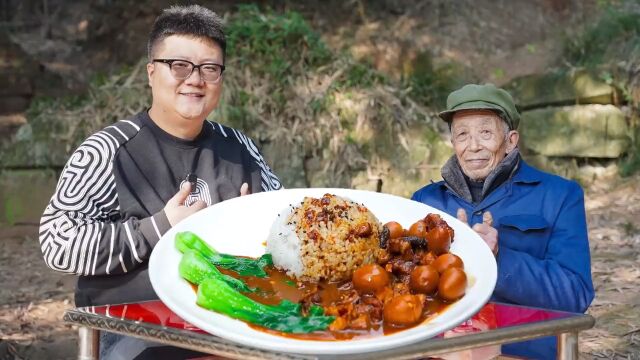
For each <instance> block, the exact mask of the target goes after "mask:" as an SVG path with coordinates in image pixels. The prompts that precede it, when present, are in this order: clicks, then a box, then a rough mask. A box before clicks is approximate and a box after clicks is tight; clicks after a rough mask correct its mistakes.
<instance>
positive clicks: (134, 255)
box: [40, 5, 281, 359]
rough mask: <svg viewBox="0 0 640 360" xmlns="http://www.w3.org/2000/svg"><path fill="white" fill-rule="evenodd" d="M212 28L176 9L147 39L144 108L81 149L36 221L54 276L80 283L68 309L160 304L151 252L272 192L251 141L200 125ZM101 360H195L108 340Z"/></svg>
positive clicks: (212, 64) (219, 55) (213, 59)
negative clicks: (216, 212)
mask: <svg viewBox="0 0 640 360" xmlns="http://www.w3.org/2000/svg"><path fill="white" fill-rule="evenodd" d="M225 48H226V41H225V35H224V32H223V29H222V20H221V18H220V17H219V16H218V15H217V14H215V13H214V12H212V11H211V10H208V9H206V8H204V7H201V6H197V5H192V6H174V7H171V8H169V9H166V10H164V11H163V13H162V14H161V15H160V16H159V17H158V18H157V19H156V21H155V23H154V24H153V28H152V30H151V33H150V35H149V40H148V43H147V51H148V56H149V62H148V64H147V67H146V69H147V75H148V81H149V86H150V87H151V93H152V98H153V100H152V103H151V107H150V108H148V109H147V110H144V111H142V112H140V113H138V114H136V115H135V116H133V117H131V118H130V119H127V120H121V121H118V122H116V123H115V124H113V125H110V126H107V127H106V128H105V129H103V130H101V131H99V132H97V133H95V134H93V135H92V136H90V137H89V138H88V139H86V140H85V141H84V142H83V143H82V144H81V145H80V147H78V149H77V150H76V151H75V152H74V153H73V154H72V155H71V157H70V158H69V161H68V162H67V164H66V166H65V168H64V170H63V172H62V175H61V176H60V181H59V182H58V186H57V188H56V192H55V194H53V197H52V198H51V202H50V203H49V205H48V206H47V208H46V209H45V211H44V214H43V215H42V220H41V224H40V245H41V248H42V252H43V255H44V260H45V262H46V263H47V265H49V267H51V268H52V269H54V270H57V271H61V272H64V273H71V274H77V275H79V277H78V286H77V289H76V297H75V300H76V305H78V306H88V305H101V304H114V303H125V302H135V301H142V300H151V299H157V296H156V294H155V292H154V291H153V288H152V287H151V283H150V281H149V276H148V260H149V256H150V255H151V251H152V250H153V248H154V246H155V245H156V243H157V242H158V240H159V239H160V237H161V236H162V235H163V234H164V233H165V232H167V231H168V230H169V229H170V228H171V227H172V226H173V225H175V224H176V223H178V222H179V221H180V220H181V219H183V218H185V217H186V216H188V215H190V214H192V213H194V212H196V211H198V210H200V209H203V208H205V207H206V206H209V205H212V204H215V203H218V202H220V201H224V200H226V199H229V198H233V197H236V196H239V195H241V194H246V193H249V192H259V191H268V190H276V189H279V188H281V185H280V182H279V180H278V178H277V177H276V176H275V175H274V174H273V173H272V172H271V169H270V168H269V166H268V165H267V164H266V163H265V161H264V159H263V157H262V156H261V155H260V152H259V151H258V149H257V148H256V146H255V144H254V143H253V141H251V139H249V138H247V137H246V136H245V135H244V134H242V133H241V132H240V131H238V130H235V129H232V128H229V127H226V126H223V125H221V124H218V123H216V122H213V121H208V120H207V119H206V118H207V116H209V114H210V113H211V112H212V111H213V110H214V109H215V108H216V106H217V105H218V100H219V99H220V94H221V92H222V84H223V79H224V75H223V72H224V70H225V66H224V63H225ZM101 348H102V350H101V358H103V359H105V358H106V359H111V358H113V359H133V358H136V359H142V358H152V359H155V358H171V359H178V358H182V357H185V356H193V355H194V354H193V353H192V352H191V353H186V352H181V351H180V350H177V349H164V350H162V349H158V348H157V347H156V346H154V344H149V343H144V342H142V341H141V340H135V339H133V338H123V337H118V336H114V335H110V336H105V337H103V339H102V343H101Z"/></svg>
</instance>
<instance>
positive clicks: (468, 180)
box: [413, 84, 594, 359]
mask: <svg viewBox="0 0 640 360" xmlns="http://www.w3.org/2000/svg"><path fill="white" fill-rule="evenodd" d="M440 117H441V118H442V119H443V120H445V121H447V122H448V123H449V125H450V129H451V144H452V145H453V149H454V151H455V155H454V156H452V157H451V159H449V161H447V163H446V164H445V165H444V166H443V168H442V178H443V179H444V181H440V182H437V183H432V184H429V185H427V186H425V187H423V188H422V189H420V190H418V191H417V192H416V193H415V194H413V199H414V200H417V201H420V202H423V203H425V204H428V205H430V206H433V207H436V208H438V209H442V210H444V211H446V212H447V213H449V214H451V215H454V216H456V215H457V216H458V218H459V219H460V220H463V221H465V222H467V220H470V221H469V223H470V225H473V229H474V230H476V232H478V234H479V235H480V236H481V237H482V238H483V239H484V241H485V242H486V243H487V245H488V246H489V248H490V249H491V250H492V251H493V253H494V255H495V256H496V260H497V263H498V281H497V283H496V288H495V290H494V292H493V297H492V300H493V301H499V302H506V303H511V304H519V305H526V306H534V307H542V308H550V309H556V310H563V311H573V312H584V311H586V309H587V307H588V306H589V304H590V303H591V301H592V300H593V296H594V290H593V284H592V282H591V261H590V255H589V241H588V238H587V224H586V218H585V209H584V196H583V192H582V189H581V188H580V186H579V185H578V184H577V183H576V182H574V181H568V180H566V179H563V178H561V177H559V176H555V175H551V174H548V173H545V172H542V171H540V170H537V169H535V168H533V167H531V166H529V165H528V164H527V163H526V162H525V161H524V160H523V159H522V158H521V157H520V154H519V152H518V146H517V145H518V140H519V135H518V131H517V128H518V123H519V122H520V114H519V113H518V111H517V109H516V107H515V104H514V102H513V99H512V97H511V95H509V93H507V92H506V91H505V90H502V89H498V88H496V87H495V86H493V85H473V84H472V85H466V86H464V87H462V88H461V89H458V90H456V91H454V92H452V93H451V94H450V95H449V97H448V98H447V110H446V111H444V112H441V113H440ZM502 350H503V352H505V353H507V354H513V355H520V356H526V357H528V358H533V359H546V358H555V338H544V339H541V340H535V341H529V342H526V343H519V344H509V345H505V346H503V347H502Z"/></svg>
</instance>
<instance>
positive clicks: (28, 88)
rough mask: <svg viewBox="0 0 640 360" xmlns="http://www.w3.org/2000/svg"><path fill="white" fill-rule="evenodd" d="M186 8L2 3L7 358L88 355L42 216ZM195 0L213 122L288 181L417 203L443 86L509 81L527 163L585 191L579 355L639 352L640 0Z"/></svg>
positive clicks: (146, 95) (0, 331) (430, 165)
mask: <svg viewBox="0 0 640 360" xmlns="http://www.w3.org/2000/svg"><path fill="white" fill-rule="evenodd" d="M174 3H176V1H129V0H122V1H115V0H87V1H79V0H78V1H74V0H66V1H64V0H24V1H18V0H0V284H2V288H0V359H5V358H6V359H14V358H17V359H39V358H43V357H45V356H46V357H48V358H53V359H64V358H73V357H74V356H75V354H76V340H75V335H76V332H75V329H74V328H72V327H70V326H66V325H65V324H63V323H62V322H61V320H60V319H61V317H62V313H63V311H64V309H66V308H69V307H71V306H73V296H72V293H73V287H74V284H75V277H73V276H62V275H59V274H56V273H53V271H51V270H49V269H48V268H47V267H46V266H45V265H44V262H43V261H42V258H41V255H40V250H39V244H38V236H37V232H38V227H37V224H38V222H39V218H40V215H41V213H42V211H43V209H44V207H45V205H46V203H47V202H48V200H49V198H50V197H51V195H52V193H53V190H54V188H55V184H56V181H57V177H58V175H59V173H60V171H61V170H62V168H63V167H64V164H65V162H66V160H67V158H68V156H69V154H70V153H71V152H72V151H73V150H74V149H75V147H76V146H77V145H78V144H79V143H80V142H81V141H82V140H83V139H84V138H86V136H87V135H88V134H90V133H92V132H94V131H96V130H99V129H101V128H102V127H104V126H105V125H108V124H110V123H112V122H114V121H117V120H119V119H124V118H127V117H128V116H130V115H132V114H135V113H136V112H138V111H140V110H142V109H144V108H146V107H148V106H149V105H150V92H149V89H148V87H147V81H146V72H145V68H144V65H145V62H146V41H147V36H148V33H149V30H150V28H151V24H152V23H153V21H154V19H155V17H156V16H157V15H158V14H159V13H160V11H161V9H163V8H165V7H167V6H169V5H172V4H174ZM179 3H188V2H184V1H181V2H180V1H179ZM197 3H199V4H201V5H204V6H207V7H209V8H211V9H213V10H214V11H216V12H218V13H219V14H220V15H222V16H223V17H224V19H225V23H226V32H227V40H228V53H227V54H228V56H227V64H226V66H227V70H226V71H225V84H224V87H225V89H224V93H223V98H222V101H221V104H220V106H219V107H218V109H217V110H216V111H215V112H214V113H212V114H211V116H210V118H211V119H212V120H214V121H218V122H221V123H223V124H227V125H230V126H233V127H237V128H239V129H242V130H243V131H245V132H246V133H247V134H249V135H250V136H251V137H253V139H255V140H256V141H257V143H258V145H259V146H260V147H261V149H262V151H263V153H264V155H265V157H266V158H267V161H268V163H269V164H270V165H271V166H272V168H273V169H274V171H275V172H276V174H278V176H279V177H280V179H281V180H282V182H283V184H284V185H285V186H286V187H321V186H330V187H350V188H357V189H368V190H375V191H382V192H388V193H392V194H396V195H400V196H410V195H411V194H412V193H413V191H415V190H416V189H418V188H420V187H421V186H423V185H424V184H426V183H428V182H429V181H431V180H434V181H437V180H439V179H440V167H441V165H442V164H443V163H444V162H445V161H446V159H447V158H448V157H449V156H451V154H452V148H451V145H450V144H449V138H448V136H449V135H448V128H447V127H446V124H444V123H443V122H442V121H440V120H439V119H438V118H437V116H436V114H437V112H438V111H439V110H442V109H443V107H444V103H445V100H446V96H447V94H448V93H449V92H450V91H452V90H454V89H456V88H458V87H460V86H462V85H463V84H465V83H469V82H476V83H486V82H490V83H494V84H496V85H499V86H502V87H504V88H506V89H507V90H509V91H510V92H511V94H512V95H514V97H515V99H516V101H517V103H518V106H519V108H520V110H521V111H522V115H523V120H522V122H521V125H520V129H519V130H520V133H521V145H520V149H521V151H522V152H523V154H524V157H525V159H526V160H527V161H529V162H530V163H533V164H535V165H536V166H538V167H541V168H543V169H545V170H547V171H551V172H554V173H556V174H559V175H562V176H564V177H567V178H572V179H575V180H577V181H579V182H580V184H582V186H583V187H584V188H585V191H586V206H587V215H588V223H589V235H590V243H591V248H592V262H593V266H592V271H593V276H594V283H595V286H596V299H595V301H594V303H593V305H592V307H591V309H590V310H589V312H590V313H591V314H592V315H594V316H595V317H596V319H597V324H596V327H595V328H594V329H592V330H590V331H587V332H585V333H584V334H583V335H581V339H580V346H581V348H580V349H581V351H582V354H581V356H582V357H584V358H585V359H590V358H624V359H640V355H639V354H640V300H639V299H640V286H639V285H638V283H639V282H638V280H639V279H640V267H639V265H638V263H640V230H639V229H640V171H639V170H640V144H639V143H638V136H639V135H640V131H639V123H640V121H639V119H640V113H639V106H640V2H639V1H638V0H584V1H580V0H511V1H507V0H496V1H493V0H475V1H473V0H449V1H446V0H393V1H392V0H377V1H373V0H371V1H358V0H347V1H335V0H328V1H308V2H299V1H285V0H270V1H269V0H263V1H258V2H240V1H198V2H197Z"/></svg>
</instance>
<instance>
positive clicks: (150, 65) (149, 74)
mask: <svg viewBox="0 0 640 360" xmlns="http://www.w3.org/2000/svg"><path fill="white" fill-rule="evenodd" d="M155 69H156V68H155V66H154V64H153V63H147V79H148V81H149V87H153V86H152V85H151V79H152V78H153V72H154V71H155Z"/></svg>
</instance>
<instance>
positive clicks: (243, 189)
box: [240, 183, 251, 196]
mask: <svg viewBox="0 0 640 360" xmlns="http://www.w3.org/2000/svg"><path fill="white" fill-rule="evenodd" d="M249 194H251V191H250V190H249V184H247V183H242V186H240V196H245V195H249Z"/></svg>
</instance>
